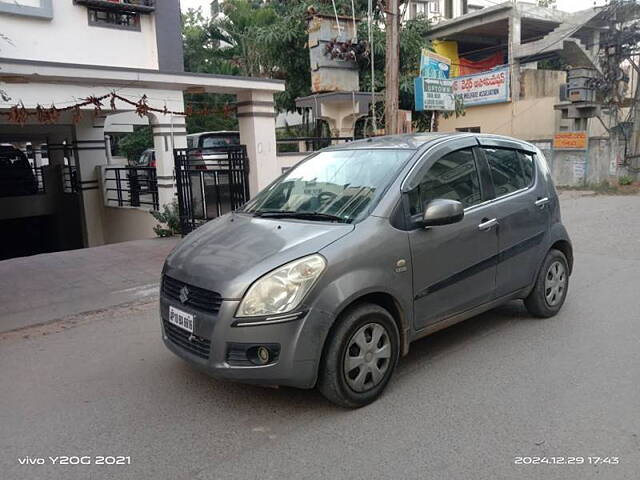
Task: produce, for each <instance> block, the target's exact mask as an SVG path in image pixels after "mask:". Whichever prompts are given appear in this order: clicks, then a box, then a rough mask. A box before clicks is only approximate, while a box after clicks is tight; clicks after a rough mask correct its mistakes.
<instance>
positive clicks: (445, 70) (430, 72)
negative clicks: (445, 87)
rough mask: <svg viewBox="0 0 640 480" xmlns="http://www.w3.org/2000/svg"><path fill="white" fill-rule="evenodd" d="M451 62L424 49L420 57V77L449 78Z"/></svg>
mask: <svg viewBox="0 0 640 480" xmlns="http://www.w3.org/2000/svg"><path fill="white" fill-rule="evenodd" d="M450 71H451V60H450V59H448V58H447V57H444V56H442V55H438V54H437V53H434V52H432V51H431V50H429V49H427V48H423V49H422V52H421V55H420V76H421V77H423V78H449V72H450Z"/></svg>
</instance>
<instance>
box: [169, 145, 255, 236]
mask: <svg viewBox="0 0 640 480" xmlns="http://www.w3.org/2000/svg"><path fill="white" fill-rule="evenodd" d="M173 155H174V159H175V175H176V188H177V191H178V206H179V208H180V226H181V228H182V235H186V234H187V233H189V232H191V231H192V230H194V229H196V228H197V227H199V226H200V225H202V224H203V223H205V222H207V221H208V220H211V219H213V218H216V217H219V216H220V215H224V214H225V213H228V212H230V211H232V210H235V209H236V208H239V207H240V206H242V205H243V204H244V203H245V202H246V201H247V200H249V159H248V157H247V149H246V147H245V146H244V145H237V146H230V147H216V148H211V149H206V150H204V151H203V150H201V149H195V148H177V149H175V150H174V151H173Z"/></svg>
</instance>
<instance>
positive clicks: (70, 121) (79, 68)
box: [0, 0, 284, 258]
mask: <svg viewBox="0 0 640 480" xmlns="http://www.w3.org/2000/svg"><path fill="white" fill-rule="evenodd" d="M0 34H2V35H3V36H5V37H6V38H7V39H8V40H9V41H3V40H2V39H1V38H0V89H2V90H5V91H6V92H7V94H8V95H9V96H10V97H11V98H10V99H9V100H8V101H3V100H2V99H0V143H4V144H6V143H11V144H13V145H17V146H23V147H24V145H28V144H31V145H32V146H34V147H35V146H39V145H41V144H47V145H48V151H49V154H48V155H49V166H47V167H43V168H42V169H41V172H40V173H41V174H42V178H43V180H44V192H40V193H39V194H36V195H24V196H11V197H0V230H2V231H3V236H6V232H11V233H10V234H9V235H10V236H11V237H12V238H13V239H12V240H11V242H13V243H12V245H13V246H14V247H15V245H16V244H18V245H19V244H20V243H24V242H30V241H34V242H35V243H36V244H37V245H36V247H38V246H39V247H41V248H35V250H36V251H38V250H40V251H47V250H48V251H51V250H63V249H68V248H78V247H87V246H95V245H101V244H105V243H111V242H115V241H122V240H128V239H134V238H143V237H149V236H153V233H152V231H151V228H152V226H153V225H154V223H155V222H154V221H153V219H152V217H151V216H150V215H149V213H148V211H146V210H145V209H144V208H120V207H118V206H112V205H111V204H109V202H106V201H105V195H106V192H105V188H104V184H103V180H102V179H101V171H104V166H105V165H106V164H107V163H108V159H107V154H106V150H105V133H108V132H105V125H107V129H108V128H116V127H113V125H117V124H122V123H125V124H126V123H127V122H128V120H127V118H128V119H129V121H130V119H131V118H132V117H131V112H132V111H134V110H135V108H136V107H135V106H134V105H130V104H127V103H125V102H123V101H118V102H117V104H116V110H112V109H111V108H110V105H109V104H110V101H109V99H106V100H105V101H104V106H103V108H102V111H101V112H98V114H97V115H96V114H95V113H94V105H85V106H83V107H82V108H81V109H80V112H79V113H78V112H77V111H74V110H71V111H66V112H60V113H59V117H58V118H57V119H56V121H55V123H53V124H45V123H44V122H43V121H42V118H40V119H39V118H38V116H37V115H36V113H37V112H36V108H37V106H38V105H39V106H41V107H44V108H49V107H50V106H51V105H52V104H53V105H55V106H56V107H57V108H62V107H65V106H70V105H75V104H77V103H79V102H82V100H83V99H86V98H88V97H100V96H103V95H107V94H109V93H110V92H116V93H117V95H119V96H121V97H122V98H126V99H128V100H130V101H132V102H133V103H135V102H137V101H138V100H140V99H141V97H142V96H143V95H146V97H147V99H148V100H147V101H148V104H149V105H150V106H153V107H157V108H160V109H164V107H165V106H166V108H167V110H168V111H174V112H184V110H185V107H184V101H183V93H184V92H190V93H231V94H235V95H236V98H237V103H236V107H237V116H238V119H239V129H240V137H241V143H242V144H244V145H246V147H247V153H248V157H249V161H250V169H249V183H250V188H251V192H253V193H255V192H256V191H257V190H258V189H259V188H261V187H262V186H264V185H266V184H267V183H268V182H269V181H270V180H271V179H273V178H274V177H275V176H276V175H277V174H278V173H279V172H280V168H281V167H280V165H279V164H278V160H277V158H276V144H275V121H274V118H275V114H274V107H273V94H274V93H276V92H278V91H282V90H284V83H283V82H281V81H276V80H269V79H255V78H243V77H231V76H220V75H203V74H192V73H185V72H184V71H183V56H182V38H181V21H180V4H179V1H177V0H64V1H63V0H55V1H53V0H21V1H20V2H16V1H14V0H0ZM16 104H20V105H24V107H25V109H26V111H27V112H28V113H30V116H29V117H28V118H27V119H26V121H24V122H16V121H15V120H16V119H15V118H13V121H12V119H11V117H9V116H8V115H7V114H8V113H9V112H10V109H11V107H13V106H14V105H16ZM127 112H129V113H127ZM116 115H117V116H116ZM78 116H79V118H78ZM118 119H119V120H118ZM142 121H143V122H147V121H148V122H149V124H150V125H151V126H152V129H153V136H154V145H155V151H156V161H157V183H158V197H159V204H160V206H161V205H162V204H165V203H168V202H171V201H172V200H173V199H174V198H175V191H176V189H175V183H174V182H175V180H174V168H173V167H174V158H173V148H183V147H186V139H185V135H186V130H185V118H184V116H181V115H177V114H165V113H162V112H160V113H159V112H155V113H153V112H150V113H149V114H148V115H146V116H145V118H143V119H142ZM21 123H24V124H21ZM109 126H112V127H109ZM119 128H121V125H120V127H119ZM36 157H38V155H36ZM35 163H36V167H38V166H39V163H46V162H39V161H38V158H36V159H35ZM258 164H259V165H260V168H257V165H258ZM74 167H75V173H74V175H76V176H77V178H78V181H79V183H78V185H79V192H77V193H76V194H71V193H69V185H68V183H69V182H68V181H67V184H65V183H63V182H62V178H63V177H64V176H67V177H69V176H70V175H71V170H72V169H73V168H74ZM67 180H68V178H67ZM41 190H42V189H41ZM147 210H148V208H147ZM34 219H37V221H36V220H34ZM38 242H40V243H38ZM0 246H2V248H5V254H4V255H3V254H2V252H0V258H7V257H8V256H11V255H10V254H7V253H6V249H7V248H10V247H11V245H9V246H7V244H6V242H5V243H3V244H1V245H0Z"/></svg>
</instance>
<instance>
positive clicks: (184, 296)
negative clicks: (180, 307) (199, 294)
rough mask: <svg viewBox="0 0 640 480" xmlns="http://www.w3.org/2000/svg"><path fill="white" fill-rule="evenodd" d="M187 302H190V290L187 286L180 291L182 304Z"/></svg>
mask: <svg viewBox="0 0 640 480" xmlns="http://www.w3.org/2000/svg"><path fill="white" fill-rule="evenodd" d="M187 300H189V289H188V288H187V286H186V285H185V286H184V287H182V288H181V289H180V301H181V302H182V303H187Z"/></svg>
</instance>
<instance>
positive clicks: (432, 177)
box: [407, 137, 498, 330]
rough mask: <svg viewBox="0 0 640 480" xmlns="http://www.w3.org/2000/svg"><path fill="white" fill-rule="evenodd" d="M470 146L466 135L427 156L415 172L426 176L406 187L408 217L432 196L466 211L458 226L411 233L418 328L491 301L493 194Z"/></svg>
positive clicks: (494, 228) (494, 225)
mask: <svg viewBox="0 0 640 480" xmlns="http://www.w3.org/2000/svg"><path fill="white" fill-rule="evenodd" d="M465 144H466V145H468V146H466V147H463V148H455V147H456V146H457V147H460V146H461V145H465ZM474 144H475V145H477V143H476V141H475V138H473V137H472V138H469V137H467V139H465V140H462V139H459V140H455V141H454V143H453V146H449V147H447V148H446V149H444V151H442V152H439V153H434V154H431V155H429V154H427V156H428V157H427V158H425V159H424V161H425V165H424V166H423V167H422V168H420V169H419V171H421V172H424V173H420V174H419V176H420V178H419V179H416V180H414V181H412V182H410V185H409V188H411V190H410V191H408V192H407V198H408V203H409V205H410V206H409V211H410V213H411V215H417V214H419V213H420V212H423V211H424V207H425V205H426V204H427V203H428V202H429V201H431V200H434V199H436V198H446V199H452V200H458V201H460V202H461V203H462V204H463V205H464V207H465V214H464V218H463V219H462V221H460V222H458V223H454V224H451V225H443V226H435V227H428V228H426V229H425V228H416V229H414V230H412V231H410V232H409V241H410V246H411V257H412V265H413V288H414V318H415V328H416V330H420V329H422V328H424V327H427V326H429V325H430V324H433V323H436V322H438V321H440V320H444V319H445V318H447V317H449V316H451V315H454V314H456V313H459V312H463V311H465V310H468V309H470V308H473V307H475V306H478V305H481V304H483V303H486V302H489V301H491V300H492V299H493V294H494V287H495V279H496V259H497V252H498V236H497V222H496V217H495V211H494V207H493V206H492V205H491V204H485V202H486V201H487V200H489V199H490V198H491V195H492V192H489V191H488V190H489V189H490V186H488V182H487V181H486V176H485V175H480V171H479V168H478V164H479V159H478V154H477V148H476V147H474V146H473V145H474ZM429 157H430V158H429Z"/></svg>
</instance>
